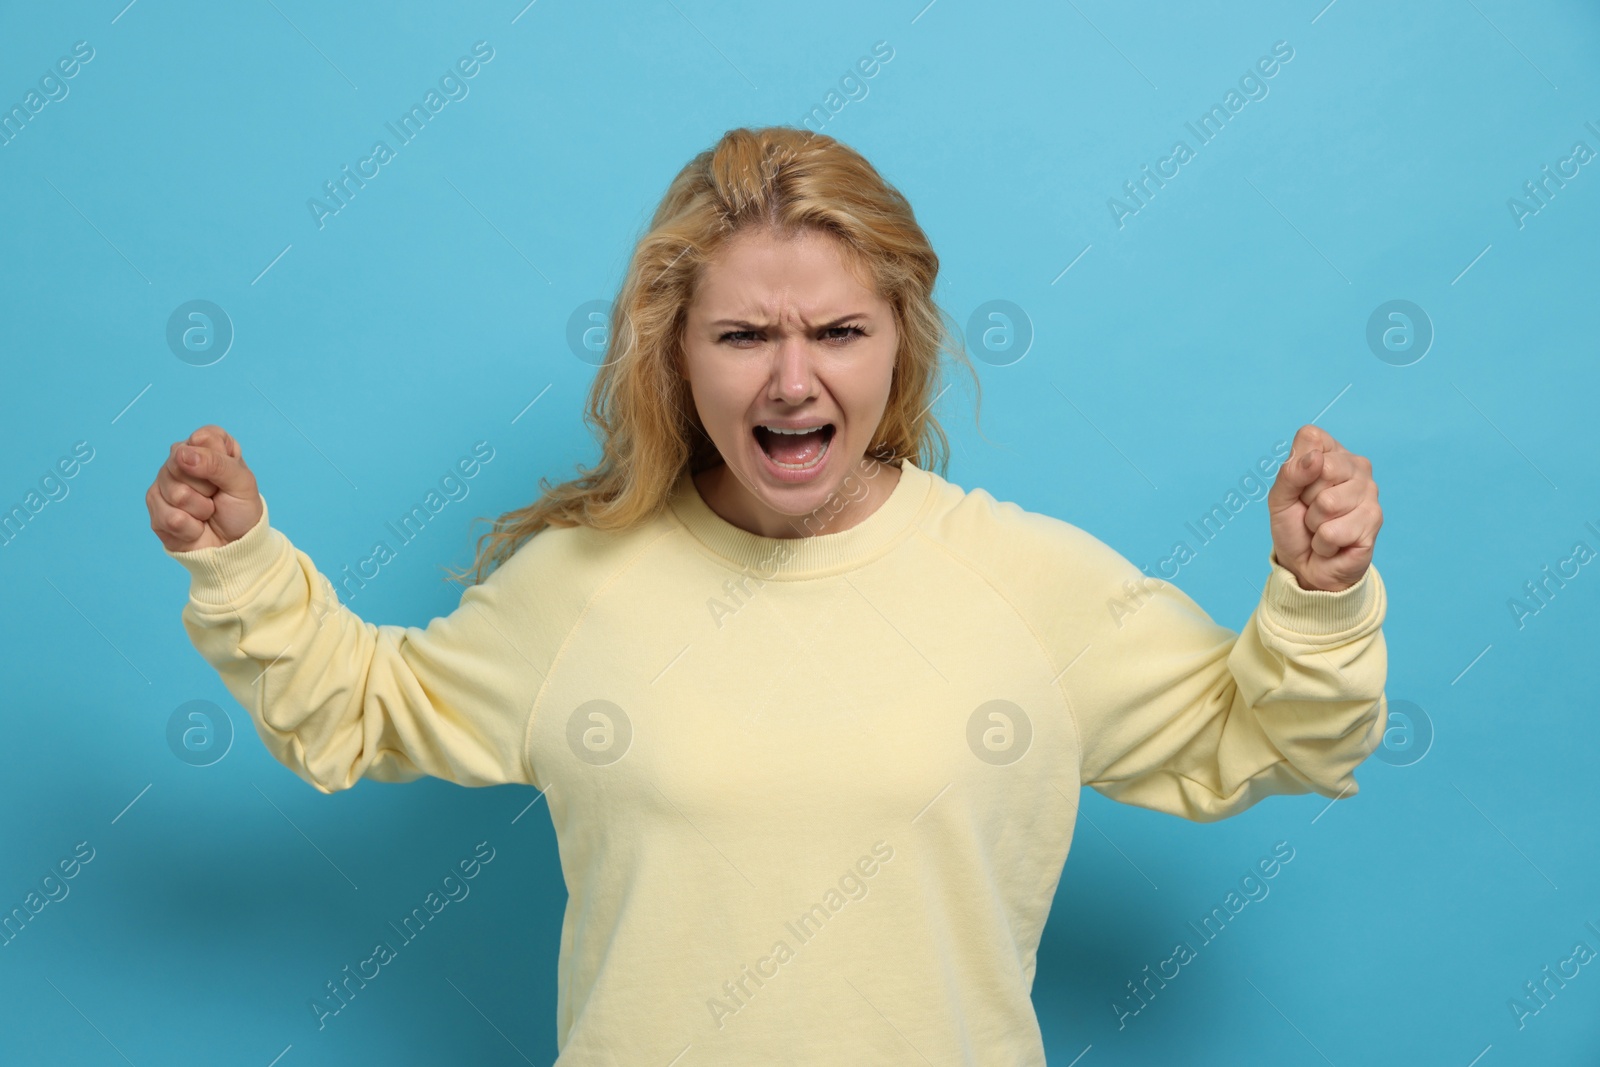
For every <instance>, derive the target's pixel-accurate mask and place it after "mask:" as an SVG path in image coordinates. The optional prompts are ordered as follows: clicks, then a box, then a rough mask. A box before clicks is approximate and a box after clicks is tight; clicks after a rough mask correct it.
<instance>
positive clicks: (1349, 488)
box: [1267, 423, 1383, 592]
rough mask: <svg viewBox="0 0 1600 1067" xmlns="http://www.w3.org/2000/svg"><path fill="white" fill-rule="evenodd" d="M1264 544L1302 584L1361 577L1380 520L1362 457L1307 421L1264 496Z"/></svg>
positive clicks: (1345, 584) (1332, 585)
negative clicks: (1267, 528)
mask: <svg viewBox="0 0 1600 1067" xmlns="http://www.w3.org/2000/svg"><path fill="white" fill-rule="evenodd" d="M1267 509H1268V510H1269V511H1270V512H1271V513H1272V517H1271V522H1272V547H1273V553H1274V554H1275V555H1276V556H1277V559H1278V562H1279V563H1281V564H1283V566H1285V567H1287V568H1288V569H1289V570H1290V571H1292V572H1294V576H1295V578H1296V579H1297V580H1298V581H1299V583H1300V588H1302V589H1325V590H1328V591H1330V592H1338V591H1339V590H1341V589H1348V588H1349V587H1350V586H1352V585H1355V584H1356V582H1358V581H1360V580H1361V576H1362V575H1363V574H1365V573H1366V572H1367V568H1368V567H1369V566H1371V565H1372V548H1373V545H1374V544H1375V543H1376V542H1377V540H1378V529H1379V527H1381V526H1382V525H1383V509H1382V508H1380V507H1379V506H1378V483H1377V482H1375V481H1373V480H1372V463H1371V461H1370V460H1368V459H1367V458H1366V457H1365V456H1358V455H1356V454H1355V453H1353V452H1347V451H1345V448H1344V446H1343V445H1341V444H1340V443H1339V442H1338V441H1336V440H1334V438H1333V435H1332V434H1331V433H1329V432H1328V431H1327V430H1324V429H1322V428H1321V427H1319V426H1316V425H1313V424H1311V423H1307V424H1306V425H1304V426H1302V427H1300V431H1299V432H1298V433H1296V434H1295V435H1294V449H1293V451H1292V452H1291V453H1290V456H1289V459H1288V462H1286V463H1284V465H1283V466H1282V467H1280V468H1279V469H1278V479H1277V481H1276V482H1274V483H1273V485H1272V490H1271V491H1270V492H1269V493H1268V494H1267Z"/></svg>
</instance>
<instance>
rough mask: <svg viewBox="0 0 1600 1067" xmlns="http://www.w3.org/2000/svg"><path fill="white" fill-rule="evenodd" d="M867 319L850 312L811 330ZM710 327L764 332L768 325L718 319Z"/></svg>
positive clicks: (863, 314)
mask: <svg viewBox="0 0 1600 1067" xmlns="http://www.w3.org/2000/svg"><path fill="white" fill-rule="evenodd" d="M867 317H868V313H867V312H865V311H852V312H851V313H850V314H848V315H840V316H839V317H838V318H836V319H834V320H833V321H832V322H822V323H818V324H817V325H816V326H815V327H813V328H814V329H822V330H830V329H832V328H833V327H835V326H843V325H844V324H845V323H847V322H849V321H850V320H851V319H864V318H867ZM710 325H711V326H713V327H717V326H738V327H739V328H741V329H746V330H764V329H766V328H767V327H768V325H769V324H768V323H764V322H751V321H750V320H748V319H718V320H717V321H716V322H713V323H710Z"/></svg>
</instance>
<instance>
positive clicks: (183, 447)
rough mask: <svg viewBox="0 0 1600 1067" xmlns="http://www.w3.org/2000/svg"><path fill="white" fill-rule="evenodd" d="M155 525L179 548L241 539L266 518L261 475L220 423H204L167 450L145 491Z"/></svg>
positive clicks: (169, 544) (165, 539) (186, 549)
mask: <svg viewBox="0 0 1600 1067" xmlns="http://www.w3.org/2000/svg"><path fill="white" fill-rule="evenodd" d="M144 502H145V506H146V507H148V508H149V509H150V529H152V530H154V531H155V535H156V536H157V537H158V538H160V539H161V543H162V544H163V545H165V546H166V547H167V548H168V549H169V550H171V551H173V552H192V551H194V550H195V549H197V548H216V547H219V546H221V545H225V544H228V543H229V542H230V541H237V540H238V539H239V538H241V537H243V536H244V535H245V534H246V533H248V532H249V530H250V528H251V527H253V526H255V524H256V522H257V521H258V520H260V518H261V513H262V510H263V505H262V503H261V494H260V493H259V492H258V491H257V490H256V476H255V475H254V474H251V473H250V468H249V467H246V466H245V465H244V459H243V457H242V456H241V454H240V451H239V442H237V441H235V440H234V439H233V438H232V437H230V436H228V432H227V431H226V430H224V429H223V428H222V427H220V426H202V427H200V428H199V429H198V430H196V431H195V432H194V433H192V434H190V435H189V439H188V440H187V441H178V442H177V443H175V444H174V445H173V446H172V448H171V450H170V451H169V452H168V453H167V461H166V462H165V463H163V464H162V465H161V470H160V471H159V472H157V474H156V480H155V481H154V482H152V483H151V485H150V488H149V490H148V491H147V492H146V493H145V494H144Z"/></svg>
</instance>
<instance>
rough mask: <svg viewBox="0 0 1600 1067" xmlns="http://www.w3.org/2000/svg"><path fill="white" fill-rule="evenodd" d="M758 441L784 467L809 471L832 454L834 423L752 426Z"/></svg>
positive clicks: (768, 454)
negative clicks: (796, 426)
mask: <svg viewBox="0 0 1600 1067" xmlns="http://www.w3.org/2000/svg"><path fill="white" fill-rule="evenodd" d="M751 433H753V434H755V438H756V442H757V443H758V444H760V445H761V450H762V451H763V452H765V453H766V454H767V457H768V458H769V459H771V460H772V462H773V463H774V464H775V465H777V466H779V467H782V468H783V469H784V470H796V471H801V470H808V469H810V468H811V467H815V466H816V465H817V464H818V463H821V462H822V459H823V457H824V456H826V455H827V454H828V443H829V442H830V441H832V440H833V434H834V426H833V423H831V422H830V423H827V424H826V425H823V426H817V427H813V428H811V429H807V430H804V431H800V430H789V431H782V430H772V429H768V428H767V427H765V426H756V427H754V428H752V430H751Z"/></svg>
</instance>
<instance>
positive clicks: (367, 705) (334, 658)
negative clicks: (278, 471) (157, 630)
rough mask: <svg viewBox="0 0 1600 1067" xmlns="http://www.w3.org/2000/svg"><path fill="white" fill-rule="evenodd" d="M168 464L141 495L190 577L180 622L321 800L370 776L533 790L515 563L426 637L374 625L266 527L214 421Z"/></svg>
mask: <svg viewBox="0 0 1600 1067" xmlns="http://www.w3.org/2000/svg"><path fill="white" fill-rule="evenodd" d="M185 448H189V449H191V450H192V453H193V455H194V457H195V458H194V459H193V460H192V461H191V460H188V459H185V458H184V456H185V455H186V453H185V451H184V449H185ZM162 470H163V475H164V477H163V476H158V478H157V481H156V483H155V484H153V485H152V486H151V493H150V495H149V496H147V502H148V503H149V506H150V511H151V526H152V529H153V530H155V532H156V533H157V536H158V537H160V539H161V541H162V545H163V549H164V550H165V551H166V552H167V554H168V555H169V556H171V557H172V558H173V559H175V560H177V561H178V562H179V563H180V564H182V565H183V566H184V568H185V569H186V570H188V572H189V575H190V587H189V600H188V603H187V604H186V605H185V606H184V609H183V625H184V629H185V630H186V631H187V632H188V634H189V637H190V640H191V641H192V642H193V643H194V646H195V648H196V649H197V650H198V651H199V652H200V654H201V655H202V656H203V657H204V658H205V659H206V661H207V662H209V663H210V664H211V665H212V666H213V667H214V668H216V670H217V672H218V673H219V674H220V675H221V677H222V680H223V683H224V684H225V685H226V687H227V688H228V691H229V692H231V693H232V694H233V695H234V697H235V698H236V699H237V700H238V701H239V703H240V704H241V705H243V706H244V707H245V709H246V710H247V711H248V712H249V714H250V717H251V719H252V720H253V721H254V723H255V726H256V731H257V733H258V734H259V735H260V736H261V739H262V741H263V742H265V744H266V746H267V749H268V750H269V751H270V752H271V753H272V755H273V756H274V757H275V758H276V759H278V761H279V762H281V763H283V764H284V765H285V766H287V767H289V768H290V769H291V770H293V771H294V772H295V773H296V774H297V775H299V776H300V777H301V778H303V779H304V780H305V781H307V782H308V783H310V784H311V785H312V786H314V787H316V788H317V789H318V790H320V791H321V792H324V793H331V792H335V791H337V790H341V789H348V788H350V787H351V786H352V785H354V784H355V783H356V781H357V780H358V779H360V778H363V777H366V778H371V779H374V780H377V781H386V782H404V781H411V780H414V779H416V778H420V777H422V776H423V775H433V776H435V777H438V778H443V779H446V780H448V781H452V782H456V783H458V784H460V785H466V786H483V785H493V784H497V783H502V782H531V781H532V775H531V772H530V771H529V769H528V767H527V764H526V759H525V755H524V748H523V740H524V732H525V728H526V725H527V721H528V715H529V711H530V708H531V706H532V702H533V698H534V695H535V693H536V692H537V688H538V685H539V683H540V681H541V677H542V676H541V675H540V673H539V671H538V669H537V668H536V667H535V666H534V664H533V662H531V659H530V657H529V656H528V655H527V650H526V649H525V648H524V647H523V645H522V644H521V643H520V642H521V641H523V640H525V635H527V634H528V633H530V632H531V630H530V626H531V620H529V619H528V618H527V603H526V601H527V597H526V596H525V595H524V592H523V590H522V589H520V588H519V587H518V584H517V582H516V580H515V573H516V571H517V568H516V567H515V566H513V564H515V563H516V562H517V558H516V557H515V556H514V557H513V558H512V559H511V560H508V561H507V562H506V563H505V564H503V565H502V566H501V567H500V568H499V569H498V570H496V571H494V572H493V573H492V574H491V575H490V577H489V578H488V579H487V580H486V581H484V582H483V583H481V584H479V585H474V586H471V587H469V588H468V589H467V590H466V591H465V593H464V594H463V595H462V597H461V602H460V605H459V607H457V608H456V610H455V611H453V612H452V613H451V614H449V615H448V616H445V617H442V618H436V619H434V620H432V621H431V622H430V623H428V625H427V626H426V627H425V628H419V627H415V626H394V625H374V624H372V623H368V622H364V621H363V620H362V619H360V618H359V617H358V616H356V614H355V613H354V612H352V611H351V610H350V609H349V608H348V607H346V606H344V605H343V604H341V603H340V602H339V599H338V596H337V594H336V593H335V590H334V589H333V586H332V584H331V583H330V582H329V581H328V579H327V578H326V577H325V576H324V575H322V574H321V573H320V572H319V571H318V570H317V569H316V567H315V566H314V565H313V564H312V562H311V559H310V557H308V556H307V555H306V554H305V553H304V552H302V551H300V550H299V549H297V548H295V547H294V546H293V545H292V544H291V543H290V542H289V540H288V538H286V537H285V536H284V535H283V533H282V532H281V531H279V530H277V529H275V528H273V527H272V526H271V525H270V523H269V519H268V513H267V507H266V501H265V499H264V498H262V497H261V496H260V494H259V493H258V492H257V490H256V485H255V478H254V476H253V475H252V474H251V473H250V471H249V469H248V468H247V467H246V466H245V465H244V462H243V458H242V456H241V454H240V451H239V447H238V444H237V442H235V441H234V440H233V438H231V437H229V436H228V435H227V434H226V433H225V432H224V431H222V430H221V429H220V428H218V427H214V426H208V427H203V428H202V429H201V430H198V431H196V433H195V435H193V436H191V438H190V439H189V441H188V442H180V443H179V445H177V446H174V449H173V453H172V455H170V456H169V457H168V460H167V463H166V464H165V465H163V469H162ZM258 503H259V512H258V513H257V512H255V505H256V504H258ZM252 515H254V516H255V517H254V522H253V523H250V524H249V525H248V526H247V527H246V528H244V529H242V530H241V529H240V526H242V525H244V524H245V523H246V522H248V521H249V520H250V518H251V517H252ZM184 545H197V546H200V547H194V548H190V549H184V548H183V546H184Z"/></svg>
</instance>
